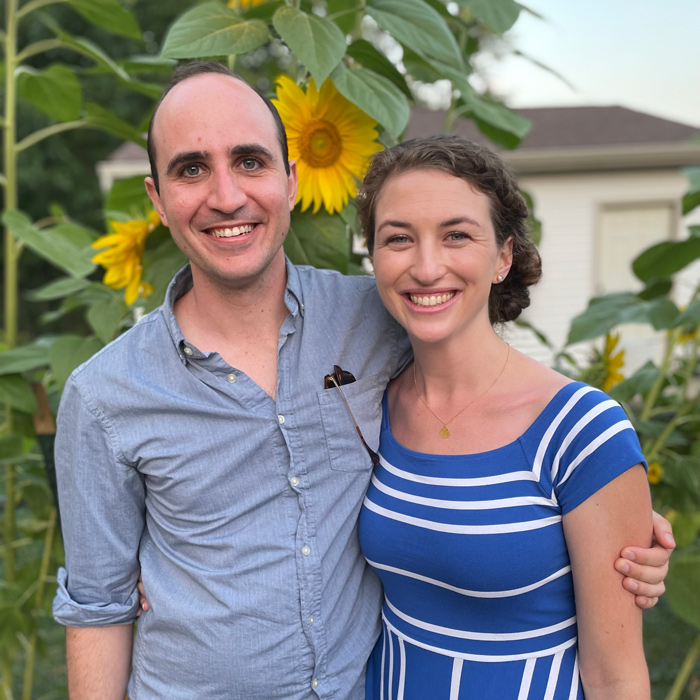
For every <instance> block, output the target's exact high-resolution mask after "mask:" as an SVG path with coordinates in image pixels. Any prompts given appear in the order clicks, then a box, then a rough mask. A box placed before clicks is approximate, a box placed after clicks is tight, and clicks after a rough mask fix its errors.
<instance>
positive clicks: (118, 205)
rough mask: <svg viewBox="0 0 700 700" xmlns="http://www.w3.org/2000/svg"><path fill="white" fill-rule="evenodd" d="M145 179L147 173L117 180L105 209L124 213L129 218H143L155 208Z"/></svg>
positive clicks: (108, 196)
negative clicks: (147, 192) (149, 196)
mask: <svg viewBox="0 0 700 700" xmlns="http://www.w3.org/2000/svg"><path fill="white" fill-rule="evenodd" d="M145 177H146V173H144V174H143V175H135V176H134V177H126V178H124V179H122V180H116V181H115V182H114V184H113V185H112V189H111V190H110V191H109V194H108V195H107V200H106V201H105V209H107V210H108V211H121V212H124V213H126V214H128V215H129V218H141V217H142V216H143V215H144V213H145V212H146V211H148V210H150V209H152V208H153V204H151V200H150V199H149V198H148V195H147V194H146V187H145V186H144V184H143V181H144V178H145Z"/></svg>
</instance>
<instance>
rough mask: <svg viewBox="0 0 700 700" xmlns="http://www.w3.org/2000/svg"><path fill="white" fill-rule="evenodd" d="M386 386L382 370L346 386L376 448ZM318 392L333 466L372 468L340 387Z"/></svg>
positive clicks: (354, 469)
mask: <svg viewBox="0 0 700 700" xmlns="http://www.w3.org/2000/svg"><path fill="white" fill-rule="evenodd" d="M385 387H386V384H385V383H384V382H382V381H381V379H380V378H379V375H378V374H373V375H371V376H369V377H363V378H362V379H358V380H357V381H355V382H352V383H351V384H345V385H344V386H343V387H342V389H343V394H344V395H345V398H346V399H347V402H348V404H349V405H350V410H352V415H353V416H355V420H356V421H357V424H358V425H359V426H360V430H361V431H362V436H363V437H364V439H365V442H366V443H367V444H368V445H369V446H370V447H371V448H372V449H373V450H374V451H375V452H376V451H377V450H378V448H379V428H380V425H381V421H382V395H383V393H384V389H385ZM317 394H318V403H319V406H320V409H321V422H322V424H323V432H324V435H325V439H326V447H327V448H328V456H329V458H330V465H331V469H335V470H337V471H341V472H359V471H366V470H370V469H371V468H372V460H371V459H370V456H369V454H368V453H367V450H366V449H365V446H364V445H363V444H362V440H360V436H359V435H358V434H357V430H355V425H354V423H353V421H352V416H351V415H350V410H348V407H347V405H346V404H345V401H343V397H342V396H341V395H340V392H339V391H338V389H337V388H336V387H332V388H331V389H324V390H322V391H319V392H317Z"/></svg>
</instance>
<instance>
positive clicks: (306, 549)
mask: <svg viewBox="0 0 700 700" xmlns="http://www.w3.org/2000/svg"><path fill="white" fill-rule="evenodd" d="M301 553H302V554H303V555H304V556H305V557H308V556H309V554H311V550H310V549H309V547H308V546H307V545H304V546H303V547H302V548H301Z"/></svg>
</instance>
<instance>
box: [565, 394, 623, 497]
mask: <svg viewBox="0 0 700 700" xmlns="http://www.w3.org/2000/svg"><path fill="white" fill-rule="evenodd" d="M619 405H620V404H619V403H617V401H613V400H612V399H608V400H607V401H603V402H602V403H599V404H598V405H597V406H594V407H593V408H592V409H591V410H590V411H588V413H586V414H585V415H584V416H582V417H581V418H579V420H578V421H577V422H576V425H574V427H573V428H571V430H570V431H569V432H568V434H567V435H566V437H565V438H564V439H563V440H562V443H561V445H560V446H559V450H558V451H557V454H556V456H555V457H554V461H553V462H552V483H554V484H556V483H557V475H558V474H559V463H560V462H561V457H562V455H563V454H564V452H565V451H566V449H567V448H568V447H569V445H570V444H571V443H572V442H573V441H574V439H575V438H576V436H577V435H578V434H579V433H580V432H581V431H582V430H583V429H584V428H585V427H586V426H587V425H588V424H589V423H590V422H591V421H592V420H593V419H594V418H597V417H598V416H599V415H600V414H601V413H604V412H605V411H608V410H610V409H611V408H617V407H619Z"/></svg>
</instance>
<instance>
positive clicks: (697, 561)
mask: <svg viewBox="0 0 700 700" xmlns="http://www.w3.org/2000/svg"><path fill="white" fill-rule="evenodd" d="M698 591H700V546H698V545H695V546H692V547H688V548H686V549H684V550H682V551H680V552H676V553H675V554H674V555H673V556H672V557H671V561H670V562H669V569H668V578H667V579H666V596H665V597H666V601H667V602H668V604H669V605H670V606H671V609H672V610H673V612H674V613H675V614H676V615H677V616H678V617H680V618H681V620H683V621H685V622H687V623H690V624H691V625H694V626H695V627H697V628H698V629H700V605H698Z"/></svg>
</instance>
